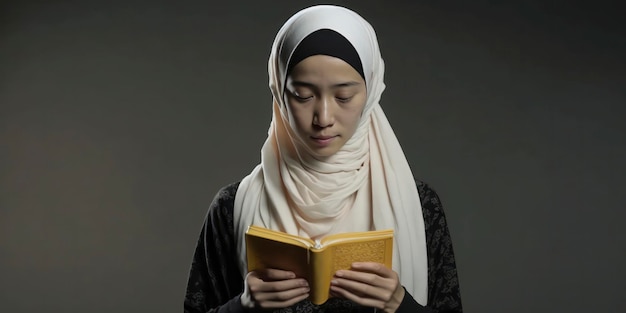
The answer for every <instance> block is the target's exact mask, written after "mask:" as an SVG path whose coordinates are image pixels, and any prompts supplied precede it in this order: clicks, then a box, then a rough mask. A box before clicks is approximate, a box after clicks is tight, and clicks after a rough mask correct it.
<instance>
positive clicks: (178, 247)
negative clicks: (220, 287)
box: [0, 0, 626, 313]
mask: <svg viewBox="0 0 626 313" xmlns="http://www.w3.org/2000/svg"><path fill="white" fill-rule="evenodd" d="M389 2H390V1H389ZM313 3H315V2H310V1H309V2H296V1H271V2H270V1H266V2H260V1H259V2H257V1H245V2H241V1H230V2H229V3H227V4H221V5H215V4H213V5H212V4H210V3H209V1H169V2H166V1H101V2H99V3H98V2H94V1H39V2H35V1H33V2H28V1H13V2H6V1H3V2H2V5H1V6H0V26H1V29H0V311H1V312H37V311H44V312H95V313H97V312H177V311H178V312H180V311H182V300H183V296H184V290H185V285H186V280H187V272H188V268H189V265H190V260H191V256H192V253H193V249H194V246H195V243H196V239H197V235H198V232H199V229H200V226H201V222H202V219H203V218H204V214H205V212H206V208H207V207H208V204H209V203H210V201H211V199H212V198H213V195H214V194H215V192H216V191H217V190H218V188H220V187H221V186H223V185H225V184H227V183H229V182H232V181H236V180H239V179H240V178H241V177H243V176H244V175H246V174H247V173H249V171H250V170H251V169H252V167H253V166H254V165H255V164H256V163H257V162H258V161H259V149H260V147H261V145H262V142H263V140H264V138H265V136H266V131H267V126H268V123H269V120H270V111H271V110H270V108H271V107H270V105H271V98H270V93H269V90H268V88H267V71H266V69H267V67H266V64H267V57H268V54H269V49H270V45H271V42H272V40H273V38H274V35H275V33H276V31H277V30H278V28H279V27H280V26H281V25H282V23H283V22H284V21H285V20H286V19H287V18H288V17H289V16H290V15H291V14H293V13H295V12H296V11H297V10H299V9H300V8H303V7H305V6H308V5H310V4H313ZM337 3H338V4H344V5H347V6H349V7H351V8H353V9H354V10H356V11H358V12H359V13H361V14H362V15H363V16H364V17H365V18H366V19H368V20H369V21H370V22H371V23H372V24H373V26H374V28H375V29H376V30H377V32H378V35H379V40H380V45H381V49H382V53H383V57H384V59H385V61H386V65H387V73H386V83H387V86H388V88H387V90H386V92H385V93H384V95H383V100H382V105H383V107H384V109H385V111H386V113H387V114H388V117H389V119H390V121H391V124H392V125H393V126H394V129H395V130H396V132H397V135H398V137H399V139H400V142H401V143H402V145H403V147H404V149H405V153H406V155H407V157H408V159H409V162H410V164H411V166H412V169H413V171H414V174H415V175H416V176H417V177H418V178H420V179H422V180H425V181H427V182H428V183H430V184H431V185H432V186H434V188H435V189H436V190H437V191H438V192H439V194H440V196H441V197H442V199H443V201H444V205H445V208H446V212H447V217H448V221H449V227H450V231H451V233H452V236H453V241H454V248H455V251H456V256H457V262H458V269H459V275H460V281H461V288H462V295H463V302H464V305H465V309H466V311H467V312H626V302H625V301H624V296H625V295H626V288H625V287H624V281H626V274H625V272H626V271H625V270H624V268H623V266H624V264H626V249H625V247H626V232H625V231H624V227H625V225H624V213H623V209H624V203H625V200H626V196H625V194H626V193H625V192H624V190H625V189H626V183H625V181H624V179H625V177H626V175H625V174H626V167H625V166H624V160H626V140H624V135H625V134H626V126H624V122H623V120H624V118H625V117H626V109H625V104H626V91H625V90H626V88H625V83H626V66H625V62H624V55H626V44H625V43H626V38H625V35H624V34H625V33H624V30H623V29H624V28H623V24H624V23H623V22H622V21H621V16H619V10H617V7H616V6H614V5H611V4H610V3H604V2H598V1H587V4H576V5H574V4H573V2H572V3H569V4H568V2H562V3H555V2H549V3H548V2H544V1H521V0H516V1H502V3H500V2H498V3H496V2H493V1H492V3H491V4H489V3H488V2H487V1H466V2H463V1H437V2H435V1H432V2H431V1H410V2H406V3H404V2H397V3H396V4H391V3H385V4H384V3H383V1H372V2H367V3H364V2H363V1H338V2H337ZM616 3H617V2H616Z"/></svg>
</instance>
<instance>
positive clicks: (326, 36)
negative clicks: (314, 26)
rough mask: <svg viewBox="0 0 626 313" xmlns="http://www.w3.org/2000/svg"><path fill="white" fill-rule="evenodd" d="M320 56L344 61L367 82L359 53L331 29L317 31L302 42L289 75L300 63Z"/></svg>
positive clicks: (290, 66)
mask: <svg viewBox="0 0 626 313" xmlns="http://www.w3.org/2000/svg"><path fill="white" fill-rule="evenodd" d="M318 54H322V55H328V56H331V57H336V58H339V59H342V60H343V61H345V62H346V63H348V64H350V66H352V67H353V68H354V69H355V70H356V71H357V72H359V74H360V75H361V77H362V78H363V80H365V75H364V74H363V64H362V63H361V58H359V54H358V52H356V49H355V48H354V46H352V44H351V43H350V42H349V41H348V39H346V37H344V36H342V35H341V34H340V33H338V32H336V31H334V30H331V29H319V30H316V31H314V32H312V33H310V34H309V35H308V36H306V37H305V38H304V39H303V40H302V41H301V42H300V44H299V45H298V47H296V50H295V51H294V52H293V54H292V55H291V59H290V60H289V64H288V65H287V75H289V73H291V70H292V69H293V68H294V67H295V66H296V65H297V64H298V63H300V61H302V60H304V59H306V58H308V57H310V56H313V55H318Z"/></svg>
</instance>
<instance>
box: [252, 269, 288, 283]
mask: <svg viewBox="0 0 626 313" xmlns="http://www.w3.org/2000/svg"><path fill="white" fill-rule="evenodd" d="M260 273H261V278H262V279H263V280H266V281H267V280H286V279H293V278H296V274H294V272H291V271H284V270H279V269H275V268H267V269H264V270H262V271H260Z"/></svg>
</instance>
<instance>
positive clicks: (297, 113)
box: [287, 102, 309, 133]
mask: <svg viewBox="0 0 626 313" xmlns="http://www.w3.org/2000/svg"><path fill="white" fill-rule="evenodd" d="M287 115H288V116H289V126H291V129H293V130H294V131H296V132H297V133H301V132H302V131H303V130H304V129H305V128H306V126H307V125H308V124H309V123H307V121H308V119H309V116H308V113H307V111H306V110H304V109H303V108H302V106H297V104H295V105H292V104H290V103H289V102H287Z"/></svg>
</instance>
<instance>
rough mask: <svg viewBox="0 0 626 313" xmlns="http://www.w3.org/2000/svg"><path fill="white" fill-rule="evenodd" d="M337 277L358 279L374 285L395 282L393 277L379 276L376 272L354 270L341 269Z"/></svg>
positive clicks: (386, 284)
mask: <svg viewBox="0 0 626 313" xmlns="http://www.w3.org/2000/svg"><path fill="white" fill-rule="evenodd" d="M335 278H342V279H345V280H352V281H357V282H360V283H364V284H368V285H372V286H388V285H389V284H390V282H393V279H392V278H386V277H383V276H379V275H378V274H375V273H369V272H358V271H352V270H339V271H337V272H336V273H335Z"/></svg>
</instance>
